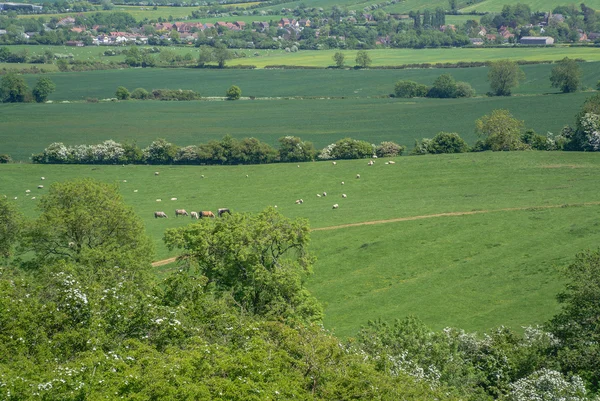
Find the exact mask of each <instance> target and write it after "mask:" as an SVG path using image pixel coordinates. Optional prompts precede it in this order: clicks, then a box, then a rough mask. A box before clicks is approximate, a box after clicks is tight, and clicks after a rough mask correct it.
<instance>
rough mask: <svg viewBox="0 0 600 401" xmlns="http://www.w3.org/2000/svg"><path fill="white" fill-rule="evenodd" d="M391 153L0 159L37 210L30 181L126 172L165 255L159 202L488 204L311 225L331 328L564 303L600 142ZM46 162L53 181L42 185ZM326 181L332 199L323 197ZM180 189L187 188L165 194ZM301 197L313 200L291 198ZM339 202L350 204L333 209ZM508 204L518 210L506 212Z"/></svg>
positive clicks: (359, 212) (535, 314)
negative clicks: (579, 147) (279, 158)
mask: <svg viewBox="0 0 600 401" xmlns="http://www.w3.org/2000/svg"><path fill="white" fill-rule="evenodd" d="M395 160H396V164H395V165H385V164H384V163H383V162H384V160H378V161H377V162H376V163H375V165H374V166H372V167H369V166H367V165H366V161H364V160H358V161H340V162H338V164H337V166H332V165H331V163H328V162H317V163H302V164H300V167H299V168H298V167H297V166H296V164H281V165H267V166H230V167H204V166H198V167H183V166H175V167H174V166H126V167H121V166H39V165H28V164H23V165H18V164H17V165H14V164H13V165H2V166H0V188H1V190H0V192H1V193H4V194H6V195H7V196H9V198H13V197H15V196H16V197H18V199H17V200H16V201H15V202H16V203H17V205H18V206H19V207H20V208H21V209H22V210H23V211H24V213H26V214H27V215H29V216H33V215H35V204H36V202H37V200H31V199H28V197H27V196H25V190H26V189H31V190H32V191H33V192H34V193H33V194H32V196H36V197H37V198H38V199H39V196H40V195H41V194H42V193H43V192H44V191H46V190H47V187H48V186H49V185H50V184H51V183H52V182H55V181H62V180H65V179H68V178H73V177H92V178H96V179H99V180H103V181H107V182H116V183H118V185H119V187H120V188H121V191H122V193H123V196H124V199H125V201H126V202H127V203H128V204H130V205H132V206H134V208H135V210H136V213H138V214H139V215H140V216H141V217H142V218H143V220H144V222H145V224H146V229H147V232H148V234H149V235H151V236H152V238H154V240H155V243H156V245H157V249H158V254H157V258H164V257H167V256H170V255H171V254H169V253H168V252H166V250H165V249H164V247H163V246H161V243H160V238H161V236H162V233H163V231H164V229H165V228H167V227H177V226H182V225H185V224H189V223H190V220H189V219H183V218H179V219H175V218H172V216H171V218H169V219H166V220H165V219H159V220H156V219H154V218H153V217H152V212H153V211H155V210H165V211H166V212H167V213H169V212H170V213H169V214H172V210H173V209H175V208H181V207H183V208H186V209H188V211H189V210H207V209H209V210H210V209H212V210H215V209H216V208H218V207H230V208H231V209H232V210H234V211H236V212H256V211H259V210H262V209H263V208H264V207H266V206H269V205H277V206H278V210H279V211H280V212H282V213H283V214H284V215H286V216H289V217H305V218H308V219H309V221H310V224H311V227H313V228H325V227H332V226H339V225H343V224H349V223H360V222H369V221H374V220H383V219H394V218H403V217H414V216H423V215H431V214H438V213H451V212H471V211H479V212H481V213H479V214H472V215H463V216H453V217H437V218H430V219H421V220H408V221H398V222H394V223H385V224H378V225H363V226H356V227H349V228H339V229H335V230H324V231H314V232H313V233H312V235H311V237H312V245H311V249H312V250H313V251H314V253H315V255H316V256H317V258H318V261H317V263H316V265H315V275H314V276H313V277H312V278H311V280H310V281H309V283H308V285H309V289H310V290H311V291H312V292H313V293H314V294H315V295H316V296H317V298H318V299H319V300H320V301H321V302H323V303H324V304H325V305H326V320H325V325H326V327H328V328H332V329H335V331H336V333H337V334H339V335H342V336H348V335H352V334H353V333H355V332H356V330H357V329H358V328H359V326H360V325H361V324H364V323H365V322H366V321H367V320H368V319H374V318H378V317H383V318H386V319H393V318H401V317H403V316H405V315H407V314H414V315H416V316H418V317H420V318H421V319H423V320H424V321H425V322H426V323H427V324H429V325H431V326H432V327H434V328H442V327H445V326H458V327H462V328H464V329H467V330H484V329H487V328H490V327H494V326H497V325H500V324H505V325H508V326H511V327H514V328H516V329H519V328H520V327H521V326H523V325H528V324H536V323H542V322H543V321H544V320H546V319H547V318H549V317H550V316H551V315H553V314H554V313H555V312H556V310H557V304H556V303H555V301H554V295H555V294H556V293H557V292H558V291H559V290H560V289H561V288H562V281H561V279H560V278H559V277H558V275H557V274H556V271H555V268H556V267H557V266H563V265H564V264H566V263H568V261H569V260H571V259H572V257H573V256H574V255H575V253H577V252H579V251H581V250H583V249H586V248H595V247H596V246H597V238H598V233H599V230H600V205H599V204H598V202H600V193H599V191H598V186H597V185H596V181H597V179H596V177H597V175H598V170H599V168H600V155H598V154H594V153H566V152H560V153H558V152H553V153H545V152H513V153H481V154H464V155H444V156H431V157H430V156H424V157H399V158H396V159H395ZM154 171H160V173H161V174H160V176H154V174H153V172H154ZM357 173H360V174H361V178H360V180H357V179H355V178H354V176H355V175H356V174H357ZM42 175H43V176H45V177H46V178H47V179H46V181H45V182H44V185H45V187H46V189H42V190H37V189H36V186H37V185H38V184H39V183H40V179H39V177H40V176H42ZM201 175H204V176H205V178H204V179H202V178H201ZM246 175H248V177H246ZM123 180H127V182H126V183H125V182H123ZM341 181H345V185H344V186H342V185H341ZM135 189H137V190H138V192H137V193H134V192H133V191H134V190H135ZM323 191H327V193H328V194H329V196H328V197H327V198H317V197H316V196H315V194H316V193H320V192H323ZM342 192H343V193H346V194H347V195H348V198H347V199H342V198H341V193H342ZM171 197H177V198H178V201H177V202H171V201H167V199H170V198H171ZM157 198H161V199H162V202H156V199H157ZM298 198H303V199H304V201H305V202H304V204H302V205H295V204H294V200H295V199H298ZM333 203H339V204H340V208H339V209H337V210H332V209H331V204H333ZM584 203H591V204H589V205H587V206H583V205H582V204H584ZM561 205H563V207H554V208H548V207H549V206H561ZM568 205H571V206H568ZM576 205H580V206H576ZM505 208H520V209H522V210H504V211H501V209H505Z"/></svg>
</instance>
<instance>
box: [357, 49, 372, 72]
mask: <svg viewBox="0 0 600 401" xmlns="http://www.w3.org/2000/svg"><path fill="white" fill-rule="evenodd" d="M355 61H356V65H357V66H359V67H360V68H367V67H369V66H370V65H371V63H372V62H373V60H371V57H370V56H369V53H367V51H366V50H359V51H358V53H356V60H355Z"/></svg>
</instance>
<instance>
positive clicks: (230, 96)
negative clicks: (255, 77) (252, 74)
mask: <svg viewBox="0 0 600 401" xmlns="http://www.w3.org/2000/svg"><path fill="white" fill-rule="evenodd" d="M225 95H226V96H227V100H238V99H239V98H240V97H242V90H241V89H240V87H239V86H235V85H231V86H230V87H229V89H227V92H225Z"/></svg>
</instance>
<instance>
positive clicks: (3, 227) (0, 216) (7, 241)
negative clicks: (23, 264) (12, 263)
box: [0, 196, 23, 259]
mask: <svg viewBox="0 0 600 401" xmlns="http://www.w3.org/2000/svg"><path fill="white" fill-rule="evenodd" d="M22 224H23V221H22V216H21V214H20V213H19V212H18V211H17V208H16V207H15V205H14V204H12V203H11V202H9V200H8V199H6V197H4V196H0V257H2V258H5V259H7V258H9V257H10V256H12V254H13V249H14V246H15V245H16V243H17V241H18V239H19V236H20V232H21V228H22Z"/></svg>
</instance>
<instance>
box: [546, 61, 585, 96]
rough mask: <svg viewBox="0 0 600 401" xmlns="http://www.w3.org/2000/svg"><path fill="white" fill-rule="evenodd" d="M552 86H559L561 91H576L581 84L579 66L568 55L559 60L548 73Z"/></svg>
mask: <svg viewBox="0 0 600 401" xmlns="http://www.w3.org/2000/svg"><path fill="white" fill-rule="evenodd" d="M550 82H551V83H552V87H553V88H559V89H560V90H561V91H562V92H563V93H569V92H576V91H577V89H579V86H580V85H581V68H580V67H579V64H577V62H576V61H575V60H572V59H570V58H568V57H565V58H563V59H562V60H560V61H559V62H558V63H557V64H556V66H555V67H554V68H552V72H551V73H550Z"/></svg>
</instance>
